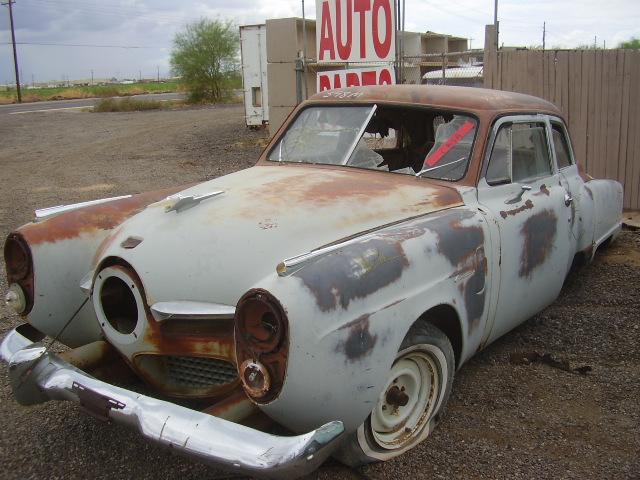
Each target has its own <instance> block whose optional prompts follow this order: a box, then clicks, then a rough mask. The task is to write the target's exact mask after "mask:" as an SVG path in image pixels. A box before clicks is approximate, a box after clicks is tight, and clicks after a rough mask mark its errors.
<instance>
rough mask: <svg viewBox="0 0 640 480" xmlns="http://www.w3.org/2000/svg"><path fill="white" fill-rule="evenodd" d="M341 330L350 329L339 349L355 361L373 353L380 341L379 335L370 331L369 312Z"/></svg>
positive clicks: (339, 344)
mask: <svg viewBox="0 0 640 480" xmlns="http://www.w3.org/2000/svg"><path fill="white" fill-rule="evenodd" d="M340 330H348V331H349V333H348V335H347V338H346V339H345V340H342V341H340V342H339V343H338V346H337V348H336V350H337V351H339V352H343V353H344V355H345V356H346V358H347V360H348V361H350V362H355V361H358V360H360V359H362V357H366V356H367V355H369V354H370V353H371V351H372V350H373V347H375V345H376V342H377V341H378V335H371V332H370V331H369V314H365V315H362V316H360V317H358V318H356V319H355V320H354V321H352V322H349V323H347V324H346V325H344V326H343V327H340Z"/></svg>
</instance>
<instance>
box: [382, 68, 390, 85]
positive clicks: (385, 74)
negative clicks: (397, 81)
mask: <svg viewBox="0 0 640 480" xmlns="http://www.w3.org/2000/svg"><path fill="white" fill-rule="evenodd" d="M392 84H393V80H391V72H390V71H389V70H387V69H386V68H385V69H383V70H382V71H381V72H380V79H379V80H378V85H392Z"/></svg>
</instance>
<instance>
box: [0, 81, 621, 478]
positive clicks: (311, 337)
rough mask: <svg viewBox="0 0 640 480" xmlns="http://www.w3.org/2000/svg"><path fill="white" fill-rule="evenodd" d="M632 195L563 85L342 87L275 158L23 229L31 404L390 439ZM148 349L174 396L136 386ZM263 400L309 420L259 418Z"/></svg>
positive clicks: (546, 289) (188, 423)
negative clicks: (121, 379) (556, 100)
mask: <svg viewBox="0 0 640 480" xmlns="http://www.w3.org/2000/svg"><path fill="white" fill-rule="evenodd" d="M621 215H622V187H621V185H620V184H619V183H618V182H615V181H611V180H596V179H593V178H592V177H590V176H589V175H587V174H586V173H584V172H583V171H582V170H581V169H580V167H579V166H578V164H577V162H576V159H575V158H574V153H573V149H572V147H571V141H570V139H569V135H568V132H567V129H566V125H565V122H564V120H563V119H562V115H561V113H560V111H559V110H558V109H557V108H556V107H555V106H554V105H552V104H550V103H548V102H546V101H544V100H541V99H539V98H535V97H531V96H527V95H520V94H516V93H508V92H500V91H494V90H484V89H476V88H464V87H441V86H407V85H403V86H382V87H361V88H347V89H342V90H329V91H325V92H322V93H319V94H317V95H315V96H314V97H312V98H311V99H310V100H309V101H306V102H304V103H302V104H301V105H299V106H298V107H297V109H296V110H295V111H294V113H293V114H292V115H291V116H290V118H289V119H288V120H287V122H285V125H284V126H283V128H282V129H281V130H280V134H279V135H278V136H276V137H275V138H274V139H273V140H272V141H271V143H270V144H269V145H268V146H267V148H266V149H265V151H264V152H263V153H262V155H261V156H260V159H259V160H258V162H257V164H256V166H254V167H252V168H249V169H247V170H243V171H239V172H236V173H233V174H231V175H227V176H224V177H220V178H217V179H214V180H210V181H207V182H204V183H200V184H198V185H193V186H189V187H177V188H174V189H169V190H165V191H160V192H153V193H146V194H140V195H133V196H132V195H126V196H123V197H117V198H107V199H102V200H96V201H93V202H85V203H81V204H75V205H67V206H60V207H53V208H49V209H44V210H39V211H36V220H35V221H34V222H32V223H29V224H27V225H24V226H22V227H20V228H18V229H17V230H15V231H14V232H12V233H11V234H10V235H9V237H8V238H7V240H6V243H5V247H4V256H5V264H6V269H7V280H8V284H9V292H8V294H7V297H6V301H7V304H8V305H10V306H11V307H12V308H13V309H14V310H15V311H16V312H17V313H18V314H20V315H21V316H23V317H24V318H25V320H26V321H27V322H28V323H25V324H23V325H21V326H19V327H18V328H16V329H15V330H13V331H12V332H10V333H9V334H8V335H7V336H6V337H5V338H4V340H3V342H2V344H1V345H0V356H1V357H2V359H3V360H4V361H5V362H7V363H8V364H9V374H10V377H11V384H12V387H13V392H14V395H15V397H16V400H17V401H19V402H20V403H22V404H24V405H31V404H37V403H41V402H45V401H47V400H49V399H55V400H69V401H73V402H77V403H79V404H80V405H81V406H82V408H83V409H84V410H85V411H86V412H88V413H90V414H92V415H94V416H96V417H98V418H101V419H104V420H107V419H110V420H113V421H115V422H118V423H124V424H128V425H131V426H134V427H135V428H138V429H139V430H140V433H141V434H142V435H143V436H144V437H146V438H148V439H151V440H154V441H156V442H159V443H160V444H164V445H168V446H171V447H173V449H174V450H176V451H178V452H181V453H184V454H186V455H190V456H192V457H194V458H196V459H199V460H202V461H206V462H209V463H212V464H215V465H218V466H220V467H224V468H227V469H230V470H233V471H235V472H241V473H244V474H250V475H263V476H271V477H282V476H293V477H295V476H301V475H304V474H306V473H308V472H310V471H312V470H313V469H315V468H316V467H317V466H318V465H319V464H320V463H322V462H323V461H324V459H325V458H327V456H329V455H331V454H334V455H335V456H337V457H338V458H339V459H340V460H341V461H343V462H345V463H347V464H349V465H361V464H364V463H367V462H374V461H380V460H387V459H390V458H393V457H396V456H398V455H400V454H402V453H403V452H405V451H407V450H408V449H410V448H412V447H413V446H415V445H416V444H418V443H419V442H421V441H422V440H424V439H425V438H426V437H427V436H428V435H429V434H430V432H431V431H432V430H433V428H434V427H435V425H436V424H437V423H438V421H439V420H440V418H441V414H442V412H443V407H444V405H445V404H446V402H447V399H448V397H449V394H450V391H451V385H452V381H453V376H454V372H455V371H456V370H457V369H459V368H460V367H461V366H462V365H463V364H464V362H465V361H467V360H468V359H469V358H470V357H471V356H473V355H474V354H475V353H476V352H478V351H479V350H482V349H483V348H485V347H486V346H487V345H488V344H490V343H491V342H492V341H493V340H495V339H496V338H498V337H500V336H501V335H503V334H505V333H506V332H508V331H509V330H511V329H512V328H514V327H515V326H517V325H518V324H520V323H521V322H523V321H524V320H526V319H527V318H529V317H531V316H532V315H534V314H535V313H536V312H539V311H540V310H541V309H543V308H544V307H546V306H547V305H549V304H550V303H551V302H552V301H553V300H554V299H555V298H556V297H557V295H558V293H559V292H560V289H561V287H562V285H563V282H564V280H565V277H566V275H567V272H568V271H569V269H570V267H571V265H572V263H573V262H574V261H575V260H576V259H581V260H583V261H590V260H591V259H592V257H593V255H594V253H595V251H596V250H597V249H598V247H600V246H601V245H603V244H604V243H606V242H608V241H610V240H611V239H613V238H614V237H615V236H616V235H617V234H618V232H619V231H620V228H621ZM45 335H49V336H50V337H53V338H56V339H58V340H60V341H61V342H62V343H64V344H65V345H67V346H69V347H71V348H72V350H70V351H66V352H63V353H60V354H56V353H54V352H51V351H49V350H48V349H47V348H45V347H44V346H42V344H41V343H38V342H39V341H40V340H42V338H43V337H44V336H45ZM125 371H133V372H134V373H135V374H136V375H137V376H138V377H139V378H140V379H142V380H143V381H144V382H145V383H146V384H147V385H148V386H149V387H150V388H152V389H153V390H154V391H155V394H154V397H153V398H152V397H150V396H145V395H141V394H139V393H137V392H134V391H131V390H127V389H125V388H122V387H119V386H117V385H115V384H114V383H113V377H114V372H125ZM110 378H111V380H109V379H110ZM116 380H117V378H116ZM156 397H157V398H156ZM160 398H162V399H160ZM187 401H188V403H187ZM184 405H189V407H187V406H184ZM196 405H197V406H198V407H196ZM256 412H262V413H263V414H266V415H268V416H269V417H271V419H273V420H275V421H276V422H278V423H280V424H281V425H283V426H285V427H287V428H288V429H289V430H291V431H293V432H296V433H297V434H298V435H295V436H289V437H287V436H278V435H273V434H271V433H266V432H263V431H260V430H257V429H256V428H253V427H250V426H248V425H244V424H243V422H247V420H248V419H249V418H251V417H252V415H254V414H255V413H256ZM16 441H20V439H16ZM110 461H112V460H110Z"/></svg>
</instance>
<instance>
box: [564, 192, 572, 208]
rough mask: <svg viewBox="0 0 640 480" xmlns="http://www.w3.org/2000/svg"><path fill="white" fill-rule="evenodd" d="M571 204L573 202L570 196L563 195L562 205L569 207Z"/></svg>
mask: <svg viewBox="0 0 640 480" xmlns="http://www.w3.org/2000/svg"><path fill="white" fill-rule="evenodd" d="M571 202H573V197H572V196H571V195H569V194H568V193H565V194H564V204H565V205H566V206H567V207H568V206H569V205H571Z"/></svg>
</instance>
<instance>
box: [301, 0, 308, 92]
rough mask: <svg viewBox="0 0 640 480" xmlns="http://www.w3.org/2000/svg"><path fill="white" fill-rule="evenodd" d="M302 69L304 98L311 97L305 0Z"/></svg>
mask: <svg viewBox="0 0 640 480" xmlns="http://www.w3.org/2000/svg"><path fill="white" fill-rule="evenodd" d="M302 70H303V74H302V76H303V80H304V99H305V100H306V99H307V98H309V91H308V89H307V18H306V17H305V13H304V0H302Z"/></svg>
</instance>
